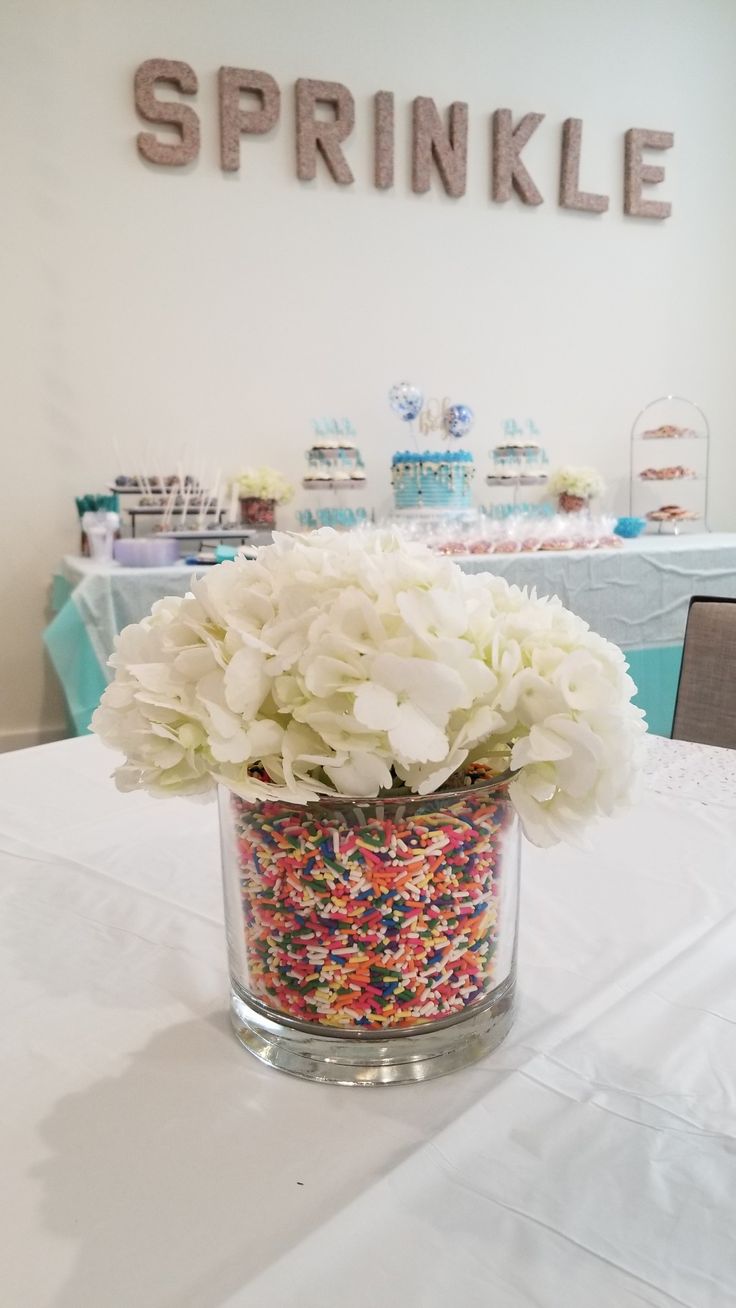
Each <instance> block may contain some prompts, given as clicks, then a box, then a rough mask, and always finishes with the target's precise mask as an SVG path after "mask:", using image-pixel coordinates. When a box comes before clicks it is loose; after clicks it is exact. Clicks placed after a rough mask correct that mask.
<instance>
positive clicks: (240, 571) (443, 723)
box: [93, 528, 645, 845]
mask: <svg viewBox="0 0 736 1308" xmlns="http://www.w3.org/2000/svg"><path fill="white" fill-rule="evenodd" d="M111 665H112V666H113V667H114V669H115V677H114V680H113V681H112V683H111V684H110V685H109V686H108V688H107V689H106V691H105V693H104V695H103V697H102V701H101V704H100V707H99V708H98V709H97V712H96V713H95V715H94V719H93V729H94V731H96V732H97V734H98V735H99V736H100V737H102V739H103V740H104V741H105V742H106V743H107V744H109V745H110V746H112V747H114V748H115V749H118V750H121V751H122V752H123V754H124V755H125V756H126V761H125V762H124V763H123V764H122V766H120V767H119V768H118V770H117V772H116V781H117V784H118V786H119V787H120V789H122V790H132V789H134V788H137V787H140V786H142V787H145V788H146V789H147V790H148V791H150V792H152V793H154V794H159V795H166V794H193V793H197V792H204V791H207V790H210V789H212V788H214V787H215V786H216V784H217V783H222V784H224V786H226V787H229V789H230V790H231V791H232V792H234V794H235V795H237V796H240V797H241V798H243V799H245V800H248V801H256V802H260V801H267V800H274V799H276V800H284V801H288V802H289V803H294V804H299V805H303V804H308V803H310V802H312V801H318V800H319V799H320V798H321V797H331V796H350V797H362V798H366V799H367V798H369V797H378V796H385V795H387V794H394V793H402V792H404V793H406V792H412V793H415V794H419V795H429V794H432V793H433V792H435V791H436V790H438V788H440V787H442V786H444V785H445V784H446V783H448V782H449V781H450V780H452V781H453V782H455V781H457V782H458V783H459V782H461V780H462V774H463V770H464V769H467V768H468V767H469V766H470V765H471V764H475V763H479V762H482V763H483V764H484V765H485V766H486V767H490V768H491V769H492V770H493V771H494V772H497V773H499V774H500V773H502V772H504V771H505V770H507V769H511V770H512V771H513V773H514V779H513V781H512V783H511V786H510V794H511V798H512V801H513V804H514V806H515V808H516V810H517V812H518V813H519V815H520V818H521V821H522V824H523V827H524V829H525V832H526V834H527V836H528V837H529V838H530V839H531V840H532V841H534V842H535V843H537V844H540V845H551V844H554V843H555V842H557V841H560V840H564V839H568V838H570V837H574V836H575V834H576V833H577V832H578V830H579V829H580V828H581V827H582V826H583V825H584V824H585V823H587V822H588V821H589V820H590V819H592V818H594V817H595V816H597V815H600V814H610V813H612V812H614V811H615V810H616V809H617V807H618V806H620V805H623V804H625V803H626V802H627V801H629V800H630V798H631V797H632V794H633V791H634V788H635V786H636V782H637V778H638V774H639V770H640V765H641V759H642V753H643V744H644V742H643V737H644V731H645V728H644V725H643V722H642V716H643V715H642V713H641V711H640V710H639V709H638V708H636V707H635V706H634V705H633V704H632V703H631V697H632V694H633V693H634V691H635V687H634V684H633V682H632V681H631V679H630V677H629V676H628V675H627V669H626V663H625V661H624V657H623V654H622V653H621V651H620V650H619V649H617V648H616V647H615V646H614V645H612V644H610V643H609V642H608V641H606V640H604V639H602V637H600V636H598V635H596V634H595V633H593V632H592V631H590V630H589V628H588V626H587V625H586V623H585V622H583V621H582V620H581V619H580V618H578V617H575V616H574V615H573V614H572V613H570V612H568V610H567V609H565V608H564V607H563V606H562V604H561V603H560V602H559V601H558V600H557V599H555V598H552V599H540V598H538V597H537V596H536V594H535V593H534V592H532V593H529V592H528V591H526V590H521V589H519V588H518V587H516V586H510V585H508V584H507V583H506V581H504V580H502V579H501V578H499V577H495V576H492V575H491V574H489V573H480V574H476V575H473V576H469V575H466V574H464V573H463V572H462V571H461V570H460V568H459V567H458V566H457V565H456V564H454V563H453V562H452V561H451V560H449V559H446V558H441V557H438V556H437V555H434V554H432V553H430V552H429V551H428V550H427V549H426V548H425V547H424V546H422V545H418V544H409V543H407V542H406V541H404V540H402V539H401V538H400V537H399V536H398V535H397V534H395V533H392V532H374V533H360V532H354V533H343V534H339V533H337V532H335V531H333V530H332V529H330V528H324V529H322V530H320V531H317V532H315V533H313V534H312V535H310V536H292V535H282V534H277V535H276V536H275V538H274V543H273V544H272V545H270V546H268V547H266V548H264V549H261V550H260V551H259V552H258V556H257V558H256V559H255V560H253V561H249V560H246V559H242V558H238V559H236V560H235V561H234V562H232V563H223V564H221V565H220V566H219V567H217V568H213V569H212V571H211V572H208V573H207V574H206V575H205V576H204V577H202V578H201V579H200V580H196V581H194V582H193V584H192V593H191V594H189V595H187V596H186V597H185V598H170V599H164V600H161V601H159V602H158V603H157V604H155V605H154V607H153V610H152V612H151V614H150V616H149V617H147V618H145V619H144V620H143V621H142V622H141V623H138V624H136V625H134V626H130V627H127V628H126V629H125V630H124V631H123V632H122V634H121V635H120V637H119V638H118V642H117V646H116V651H115V653H114V655H113V656H112V659H111Z"/></svg>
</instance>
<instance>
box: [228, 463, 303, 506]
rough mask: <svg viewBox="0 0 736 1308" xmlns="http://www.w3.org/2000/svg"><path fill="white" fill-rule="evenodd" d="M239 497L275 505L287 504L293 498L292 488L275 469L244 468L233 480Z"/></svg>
mask: <svg viewBox="0 0 736 1308" xmlns="http://www.w3.org/2000/svg"><path fill="white" fill-rule="evenodd" d="M233 484H234V485H235V486H236V487H237V489H238V493H239V494H240V496H241V497H245V496H247V497H248V498H252V499H257V500H273V502H274V503H275V504H288V503H289V500H291V499H293V497H294V487H293V486H292V485H291V482H289V481H287V480H286V478H285V477H284V476H282V474H281V473H280V472H278V471H277V469H276V468H268V467H260V468H245V469H244V470H243V471H242V472H240V473H238V475H237V477H235V478H233Z"/></svg>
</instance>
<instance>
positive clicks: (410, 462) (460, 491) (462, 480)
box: [391, 450, 475, 513]
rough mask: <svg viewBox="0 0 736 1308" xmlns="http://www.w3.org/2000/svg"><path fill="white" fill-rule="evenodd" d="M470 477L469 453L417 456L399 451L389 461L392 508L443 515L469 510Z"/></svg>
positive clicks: (471, 457) (426, 451) (429, 453)
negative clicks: (423, 510) (392, 497)
mask: <svg viewBox="0 0 736 1308" xmlns="http://www.w3.org/2000/svg"><path fill="white" fill-rule="evenodd" d="M474 476H475V467H474V465H473V456H472V454H471V453H470V451H469V450H441V451H438V452H435V453H432V452H431V451H430V450H424V451H423V452H422V453H421V454H418V453H417V452H416V451H412V450H403V451H401V452H399V453H397V454H394V457H393V459H392V460H391V485H392V486H393V490H394V505H395V507H396V508H397V509H413V510H415V511H416V510H418V509H432V510H434V511H435V512H436V511H442V512H445V513H452V512H457V511H459V510H461V509H470V508H472V506H473V497H472V491H471V486H472V481H473V477H474Z"/></svg>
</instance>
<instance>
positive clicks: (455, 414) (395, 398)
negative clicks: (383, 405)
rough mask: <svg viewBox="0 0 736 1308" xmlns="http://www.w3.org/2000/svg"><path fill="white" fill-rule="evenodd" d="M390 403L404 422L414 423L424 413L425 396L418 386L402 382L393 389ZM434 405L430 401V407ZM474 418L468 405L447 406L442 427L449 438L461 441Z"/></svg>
mask: <svg viewBox="0 0 736 1308" xmlns="http://www.w3.org/2000/svg"><path fill="white" fill-rule="evenodd" d="M388 402H389V404H390V405H391V408H392V409H393V411H394V413H395V414H397V415H398V417H399V418H401V420H402V422H413V421H414V419H415V418H418V417H419V414H420V413H421V412H422V408H423V406H424V396H423V395H422V392H421V391H420V390H419V387H418V386H412V384H411V382H408V381H400V382H396V385H395V386H392V387H391V390H390V391H389V393H388ZM432 403H434V402H433V401H430V405H431V404H432ZM473 418H474V414H473V410H472V409H471V408H470V406H469V405H468V404H446V405H445V406H444V407H443V410H442V419H441V425H442V426H443V427H444V429H445V434H446V435H447V436H450V437H452V438H453V439H454V440H461V439H462V437H463V436H467V434H468V432H469V431H470V429H471V427H472V425H473ZM438 425H440V424H438Z"/></svg>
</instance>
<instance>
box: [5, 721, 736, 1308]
mask: <svg viewBox="0 0 736 1308" xmlns="http://www.w3.org/2000/svg"><path fill="white" fill-rule="evenodd" d="M653 744H654V764H655V769H654V771H653V773H652V775H651V777H650V782H649V787H650V788H649V790H648V792H647V793H646V795H645V797H644V799H643V801H642V803H641V806H640V807H639V808H638V809H637V810H636V811H634V812H632V813H630V814H628V815H627V816H626V817H624V818H622V819H617V820H616V821H613V822H610V823H607V824H605V825H601V827H600V828H599V829H598V831H597V832H596V833H595V835H594V837H593V841H592V847H591V849H590V851H588V852H584V851H580V850H567V849H558V850H554V851H547V852H546V853H542V852H540V851H537V850H534V849H532V848H527V849H526V850H525V858H524V893H523V906H522V930H521V964H520V987H521V1008H520V1013H519V1017H518V1021H517V1024H516V1026H515V1028H514V1029H513V1031H512V1034H511V1036H510V1037H509V1038H508V1040H507V1041H506V1043H505V1044H504V1045H502V1046H501V1047H500V1048H499V1049H498V1050H497V1051H496V1052H495V1053H494V1054H492V1055H490V1056H489V1057H487V1058H486V1059H485V1060H484V1061H483V1062H481V1063H479V1064H476V1065H475V1066H474V1067H472V1068H470V1069H467V1070H466V1071H464V1072H462V1073H457V1074H455V1075H452V1076H448V1077H447V1078H445V1079H443V1080H440V1081H436V1082H430V1083H428V1084H426V1085H414V1086H406V1087H397V1088H377V1089H374V1090H370V1089H369V1090H365V1089H357V1090H350V1089H344V1088H340V1087H322V1086H317V1085H311V1084H306V1083H303V1082H300V1081H296V1080H292V1079H290V1078H288V1077H286V1076H284V1075H283V1074H280V1073H277V1072H274V1071H271V1070H270V1069H268V1068H265V1067H263V1066H261V1064H259V1063H258V1062H257V1061H256V1060H255V1059H254V1058H252V1057H251V1056H249V1055H248V1054H247V1053H245V1051H244V1050H243V1049H241V1047H240V1046H239V1045H238V1044H237V1042H236V1040H235V1038H234V1037H233V1036H232V1035H231V1034H230V1031H229V1027H228V1022H227V1018H226V1011H225V1006H226V977H225V953H224V939H223V928H222V910H221V902H220V887H219V872H218V868H219V859H218V847H217V832H216V817H215V809H214V807H213V806H210V805H196V804H189V803H187V802H185V801H181V800H175V801H163V800H159V801H154V800H151V799H148V798H147V797H146V796H144V795H142V794H134V795H128V796H123V795H119V794H118V793H117V792H116V791H115V790H114V788H113V787H112V785H111V784H110V782H109V781H108V780H107V774H108V773H109V771H110V767H111V764H112V762H113V756H112V755H110V754H108V753H107V752H106V751H104V750H103V749H102V747H101V746H100V745H99V744H98V742H97V741H96V740H95V739H92V738H87V739H80V740H75V741H65V742H61V743H59V744H55V745H47V746H43V747H41V748H39V749H33V750H28V751H26V752H24V753H20V754H12V755H4V756H2V757H0V780H1V781H2V784H1V785H0V860H1V862H2V872H3V876H2V880H1V881H0V894H2V899H3V912H2V923H3V925H2V933H1V937H0V978H1V981H2V984H1V985H0V1010H1V1011H2V1026H1V1037H0V1085H1V1086H2V1094H1V1098H0V1103H1V1104H2V1108H1V1109H0V1123H1V1125H0V1133H1V1134H2V1143H1V1148H2V1188H1V1193H2V1200H1V1201H0V1203H1V1205H2V1225H1V1229H2V1233H3V1239H2V1241H1V1242H0V1245H1V1247H2V1252H0V1286H1V1287H2V1289H1V1290H0V1302H2V1303H3V1305H5V1304H7V1305H8V1308H52V1306H53V1308H224V1306H225V1305H227V1308H246V1306H247V1308H291V1305H299V1308H338V1306H339V1308H342V1306H343V1305H344V1306H345V1308H369V1306H370V1308H374V1306H375V1305H376V1304H378V1305H386V1308H415V1306H416V1308H446V1305H447V1304H457V1305H463V1306H464V1308H489V1306H492V1305H498V1306H499V1308H529V1305H534V1308H627V1306H628V1305H632V1308H633V1306H634V1305H636V1308H642V1306H643V1305H648V1306H649V1308H671V1305H688V1306H689V1308H732V1306H733V1304H734V1302H735V1301H736V1222H735V1221H734V1217H735V1216H736V1144H735V1135H736V1114H735V1105H736V985H734V957H736V912H735V910H736V792H735V790H734V780H735V779H736V755H735V754H732V753H730V752H727V751H721V750H708V749H704V748H703V747H698V746H692V745H681V744H679V745H677V744H673V743H672V742H666V741H658V742H653Z"/></svg>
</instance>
